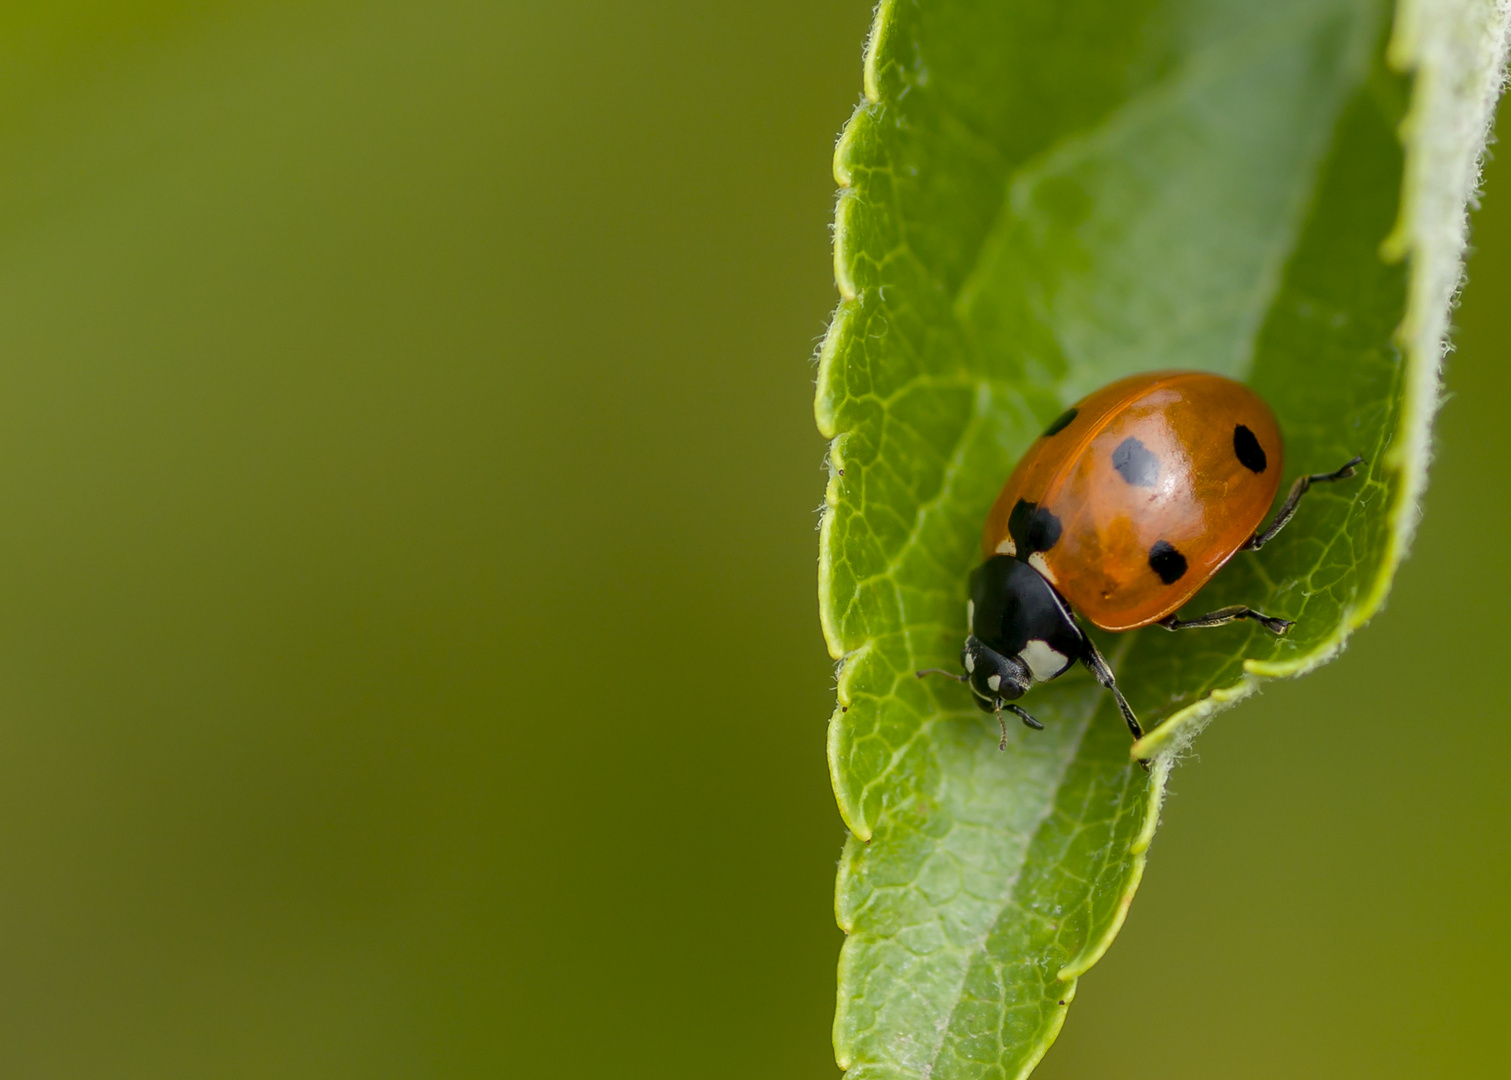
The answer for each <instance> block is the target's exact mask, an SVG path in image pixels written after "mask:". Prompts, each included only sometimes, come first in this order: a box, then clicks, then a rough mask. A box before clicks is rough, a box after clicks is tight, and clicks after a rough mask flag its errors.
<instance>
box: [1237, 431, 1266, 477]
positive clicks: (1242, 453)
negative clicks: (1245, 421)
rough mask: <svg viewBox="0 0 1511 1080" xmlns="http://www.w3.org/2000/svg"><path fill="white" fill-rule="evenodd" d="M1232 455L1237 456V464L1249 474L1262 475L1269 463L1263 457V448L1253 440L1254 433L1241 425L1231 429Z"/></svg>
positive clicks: (1257, 441) (1256, 440)
mask: <svg viewBox="0 0 1511 1080" xmlns="http://www.w3.org/2000/svg"><path fill="white" fill-rule="evenodd" d="M1233 453H1235V454H1237V455H1238V462H1239V464H1241V465H1242V466H1243V467H1244V468H1245V469H1248V470H1249V472H1256V473H1262V472H1264V469H1265V466H1266V465H1268V464H1269V463H1270V459H1269V458H1268V457H1266V456H1265V453H1264V447H1262V446H1260V445H1259V440H1258V439H1256V438H1254V433H1253V432H1252V431H1250V430H1249V429H1248V428H1246V427H1244V426H1243V425H1242V424H1239V425H1238V426H1237V427H1236V428H1234V429H1233Z"/></svg>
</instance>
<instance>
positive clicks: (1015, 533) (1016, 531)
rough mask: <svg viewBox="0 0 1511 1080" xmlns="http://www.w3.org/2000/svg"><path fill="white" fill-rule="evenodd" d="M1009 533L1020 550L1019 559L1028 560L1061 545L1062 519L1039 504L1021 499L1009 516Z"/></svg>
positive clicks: (1014, 544)
mask: <svg viewBox="0 0 1511 1080" xmlns="http://www.w3.org/2000/svg"><path fill="white" fill-rule="evenodd" d="M1007 533H1008V535H1009V536H1011V537H1012V538H1013V546H1014V547H1016V548H1017V549H1018V558H1020V559H1027V558H1028V557H1029V556H1030V555H1032V554H1033V553H1034V552H1036V551H1048V550H1049V549H1050V548H1052V547H1054V546H1055V544H1057V543H1059V540H1060V519H1059V518H1057V517H1055V516H1054V515H1053V514H1051V513H1050V512H1049V511H1048V510H1046V509H1044V508H1043V507H1042V506H1040V505H1039V504H1038V503H1031V502H1028V501H1026V500H1024V499H1019V500H1018V501H1017V502H1016V503H1015V504H1014V505H1013V512H1012V513H1011V514H1009V515H1008V516H1007Z"/></svg>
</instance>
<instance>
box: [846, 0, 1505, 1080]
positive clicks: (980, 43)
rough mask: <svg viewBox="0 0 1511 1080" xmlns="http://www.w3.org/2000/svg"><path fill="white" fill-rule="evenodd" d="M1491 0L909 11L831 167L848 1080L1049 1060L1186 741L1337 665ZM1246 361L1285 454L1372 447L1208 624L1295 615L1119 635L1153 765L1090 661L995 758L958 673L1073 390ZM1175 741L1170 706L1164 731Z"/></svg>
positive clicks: (944, 3) (1443, 289) (904, 4)
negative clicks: (1040, 726)
mask: <svg viewBox="0 0 1511 1080" xmlns="http://www.w3.org/2000/svg"><path fill="white" fill-rule="evenodd" d="M1504 40H1505V28H1504V17H1503V15H1502V14H1500V13H1499V11H1498V6H1497V4H1496V3H1495V2H1494V0H1443V2H1428V0H1419V2H1414V3H1408V4H1406V5H1405V6H1403V7H1402V9H1401V10H1399V11H1396V12H1394V13H1393V12H1392V11H1391V9H1390V6H1389V5H1388V4H1386V3H1380V2H1374V0H1269V2H1267V3H1262V4H1256V3H1253V2H1252V0H1179V2H1178V0H1166V2H1159V0H1123V2H1121V3H1118V4H1092V3H1088V2H1084V0H1076V2H1068V0H1019V2H1014V3H1004V2H1003V0H883V3H882V4H881V5H880V7H879V8H878V10H877V13H876V21H875V26H874V28H873V31H872V36H871V39H870V42H869V45H868V48H867V53H866V62H865V99H864V101H863V102H862V104H861V105H860V107H859V108H858V109H857V111H856V113H855V115H854V117H853V118H852V119H851V121H850V123H849V125H848V126H847V127H846V129H845V132H844V135H843V137H842V138H841V140H840V143H839V146H838V148H837V151H836V157H835V172H836V175H837V178H838V180H839V183H840V185H841V187H842V192H841V195H840V199H839V205H838V209H837V212H836V216H837V224H836V231H835V250H834V260H835V275H836V278H837V280H838V283H839V288H840V293H841V296H842V302H841V303H840V305H839V307H838V309H837V310H836V312H835V315H834V319H833V322H832V324H831V327H830V330H829V333H828V335H827V337H826V339H825V342H824V345H823V348H822V351H821V355H820V368H819V378H818V400H817V415H818V422H819V426H820V428H821V430H822V431H823V432H824V434H825V435H826V436H829V437H831V438H832V440H833V442H832V445H831V448H830V456H829V460H830V466H831V475H830V482H829V486H828V490H827V500H826V501H827V508H826V514H825V517H824V520H823V526H822V530H821V537H822V539H821V565H820V575H819V595H820V607H821V614H822V620H823V627H824V633H825V636H826V639H827V641H828V644H829V647H830V650H831V652H832V654H833V655H834V656H835V657H836V659H839V660H841V661H842V665H841V669H840V675H839V708H838V709H837V711H836V712H835V714H834V718H833V720H832V721H831V724H830V732H829V756H830V766H831V771H832V775H833V782H834V790H835V794H836V797H837V799H838V802H839V807H840V811H841V813H842V814H843V816H844V819H845V822H846V824H847V825H848V826H849V828H850V830H851V834H852V835H851V836H850V838H849V840H848V842H847V844H846V847H845V853H844V857H843V860H842V863H841V866H840V871H839V881H838V890H837V901H836V906H837V912H838V919H839V922H840V925H841V926H842V927H843V929H844V930H845V931H846V933H847V934H848V935H849V936H848V939H847V941H846V943H845V947H844V950H843V953H842V956H841V960H840V970H839V1008H838V1015H837V1017H836V1020H835V1046H836V1052H837V1056H838V1058H839V1062H840V1064H841V1066H843V1067H845V1068H847V1069H849V1071H850V1076H851V1078H852V1080H873V1078H893V1077H899V1078H900V1077H910V1078H912V1077H916V1078H924V1077H932V1078H935V1080H938V1078H943V1077H950V1078H957V1077H959V1078H964V1077H1017V1076H1025V1075H1027V1074H1028V1073H1029V1072H1030V1071H1031V1070H1032V1068H1033V1066H1034V1065H1035V1064H1036V1063H1037V1061H1038V1060H1039V1058H1040V1057H1041V1056H1042V1055H1043V1053H1044V1051H1045V1050H1046V1048H1047V1047H1048V1046H1049V1044H1050V1043H1051V1042H1052V1041H1053V1040H1054V1037H1055V1035H1056V1033H1057V1032H1058V1030H1059V1028H1060V1025H1061V1023H1062V1022H1063V1019H1064V1016H1065V1011H1066V1005H1067V1004H1068V1003H1069V1001H1070V1000H1071V998H1072V997H1073V995H1074V993H1075V988H1076V979H1077V978H1078V977H1079V976H1080V975H1081V974H1082V973H1084V972H1085V971H1086V970H1087V969H1088V968H1089V967H1090V966H1091V965H1092V964H1093V963H1095V962H1096V960H1097V959H1098V958H1099V957H1100V956H1101V955H1102V953H1103V952H1104V951H1105V950H1106V948H1107V947H1108V945H1109V944H1110V942H1111V940H1112V938H1113V937H1114V936H1115V935H1116V933H1117V930H1118V927H1119V926H1120V925H1121V923H1122V920H1123V918H1124V917H1125V915H1126V914H1127V911H1128V906H1129V904H1130V902H1131V901H1132V898H1133V893H1134V890H1135V888H1136V887H1137V885H1138V881H1139V877H1140V875H1141V874H1142V872H1143V866H1144V857H1145V852H1146V850H1147V848H1148V845H1149V842H1150V839H1151V838H1152V836H1153V833H1154V828H1155V825H1156V823H1157V818H1158V811H1159V805H1160V799H1161V797H1162V795H1163V792H1164V786H1165V780H1166V777H1167V775H1168V773H1169V770H1170V768H1171V766H1172V764H1173V762H1174V761H1175V760H1176V759H1177V757H1178V755H1179V753H1180V751H1181V750H1183V749H1184V747H1185V746H1186V745H1187V744H1188V743H1189V740H1190V739H1191V737H1192V736H1193V735H1194V734H1195V733H1196V731H1197V730H1199V728H1200V727H1201V726H1202V725H1203V724H1204V723H1205V722H1206V721H1207V720H1208V719H1209V718H1210V716H1211V715H1212V714H1213V713H1214V712H1215V711H1216V710H1217V709H1219V708H1220V707H1221V706H1223V705H1226V704H1229V703H1231V702H1233V701H1235V700H1237V699H1238V698H1241V697H1243V696H1245V695H1247V694H1248V693H1250V692H1252V691H1253V689H1254V688H1255V686H1256V684H1257V683H1258V681H1259V680H1260V679H1261V678H1262V677H1265V676H1282V675H1295V674H1299V673H1301V672H1303V671H1305V670H1307V669H1308V668H1310V667H1313V666H1315V665H1316V664H1318V663H1320V662H1321V661H1323V660H1325V659H1326V658H1328V657H1329V656H1331V655H1332V654H1334V653H1335V652H1336V651H1337V650H1338V649H1339V648H1340V647H1341V646H1342V644H1343V642H1344V640H1345V638H1346V637H1347V636H1348V634H1349V633H1350V632H1351V631H1352V630H1353V629H1354V628H1356V627H1358V626H1359V625H1360V624H1362V623H1363V622H1364V621H1365V620H1366V619H1368V618H1369V616H1370V615H1371V614H1372V613H1373V612H1374V611H1375V610H1376V609H1377V608H1378V607H1379V605H1380V603H1381V601H1382V600H1383V597H1384V595H1385V592H1386V589H1387V588H1388V585H1389V581H1390V577H1391V574H1392V572H1393V570H1394V567H1395V565H1396V564H1397V562H1398V561H1399V559H1400V558H1401V557H1402V555H1403V553H1404V551H1405V548H1406V545H1407V544H1408V542H1409V540H1410V536H1411V532H1412V528H1413V525H1414V523H1415V515H1416V505H1417V500H1418V496H1419V494H1420V491H1421V488H1422V484H1423V481H1424V470H1425V460H1426V456H1427V441H1428V434H1429V425H1430V419H1431V414H1432V410H1433V407H1434V404H1435V401H1436V394H1437V371H1438V362H1439V359H1440V357H1441V353H1442V348H1443V340H1444V333H1445V329H1446V319H1447V311H1448V306H1449V302H1450V300H1451V297H1452V294H1453V291H1454V289H1455V288H1456V285H1457V282H1458V277H1459V272H1460V260H1461V255H1462V250H1463V243H1464V207H1465V202H1466V199H1467V198H1468V196H1469V195H1470V194H1471V192H1472V191H1473V188H1474V184H1475V182H1476V180H1477V177H1478V172H1477V170H1478V161H1479V155H1480V152H1481V150H1482V147H1483V143H1484V135H1485V130H1486V124H1487V123H1488V119H1489V116H1490V111H1491V107H1492V105H1493V102H1494V100H1495V97H1496V95H1497V94H1498V91H1499V85H1500V82H1499V80H1500V71H1501V66H1502V61H1503V57H1504ZM1168 367H1190V368H1206V369H1210V370H1213V371H1218V372H1222V373H1224V374H1228V375H1232V376H1234V377H1237V378H1242V379H1244V380H1246V381H1248V382H1249V383H1250V384H1251V385H1253V386H1254V387H1256V388H1257V389H1258V390H1259V391H1260V392H1261V393H1262V394H1263V395H1264V396H1265V397H1266V399H1267V400H1268V401H1269V402H1270V403H1271V405H1272V406H1273V407H1274V409H1275V412H1276V414H1277V416H1278V417H1279V419H1280V422H1281V426H1282V429H1283V430H1284V433H1285V437H1286V441H1287V453H1286V469H1287V473H1288V477H1287V479H1289V476H1293V475H1295V474H1297V473H1299V472H1302V471H1308V472H1313V471H1320V470H1324V469H1332V468H1335V467H1336V466H1338V465H1340V464H1342V462H1343V461H1345V460H1346V459H1348V458H1349V457H1351V456H1353V455H1354V454H1363V455H1364V456H1365V457H1366V459H1367V460H1368V469H1367V474H1365V475H1361V477H1360V478H1359V479H1356V480H1354V481H1351V482H1348V483H1346V484H1339V485H1335V486H1329V487H1326V488H1319V489H1317V490H1316V491H1314V493H1313V494H1311V495H1309V496H1308V497H1307V499H1306V500H1305V501H1304V502H1303V504H1302V508H1301V512H1300V514H1299V515H1298V516H1297V518H1296V519H1295V521H1294V522H1293V523H1292V524H1291V526H1290V527H1289V528H1288V529H1287V531H1286V532H1285V533H1284V534H1282V536H1281V537H1280V538H1279V539H1278V540H1276V541H1275V542H1274V543H1273V544H1271V545H1269V546H1267V547H1266V548H1265V549H1264V550H1263V551H1262V552H1259V553H1253V554H1243V555H1240V556H1239V557H1237V558H1236V559H1235V560H1234V562H1233V563H1232V564H1231V565H1230V566H1229V567H1228V568H1226V569H1225V570H1224V572H1223V573H1222V574H1221V575H1219V576H1218V578H1217V579H1216V580H1215V581H1214V582H1213V583H1212V584H1211V585H1209V586H1208V587H1207V588H1206V589H1204V590H1203V591H1202V593H1201V594H1200V595H1199V596H1198V597H1197V598H1196V599H1195V600H1194V601H1193V603H1192V606H1191V607H1190V608H1189V609H1188V611H1190V612H1193V613H1194V612H1195V611H1196V610H1197V609H1201V610H1207V609H1210V608H1215V607H1219V606H1222V605H1224V604H1228V603H1240V602H1242V603H1250V604H1254V605H1255V606H1257V607H1260V608H1262V609H1263V610H1265V611H1268V612H1270V613H1272V614H1276V615H1283V616H1285V617H1287V618H1292V619H1296V620H1297V625H1296V627H1295V629H1294V630H1293V631H1292V632H1291V634H1290V636H1289V637H1287V638H1285V639H1279V640H1277V639H1275V638H1273V637H1271V636H1270V635H1268V634H1267V633H1266V632H1264V631H1263V630H1261V629H1259V628H1257V627H1252V626H1250V625H1249V624H1246V623H1244V624H1236V625H1230V626H1226V627H1222V628H1219V629H1213V630H1206V631H1196V632H1191V633H1188V634H1180V635H1172V634H1168V633H1165V632H1164V631H1160V630H1154V631H1141V632H1137V633H1133V634H1124V635H1106V636H1103V637H1101V639H1100V640H1101V642H1102V644H1103V646H1104V650H1105V651H1107V653H1108V655H1109V657H1110V659H1111V661H1112V663H1113V666H1114V668H1115V669H1116V671H1117V672H1118V676H1119V679H1120V681H1121V682H1122V684H1123V686H1124V688H1125V690H1126V693H1127V695H1128V698H1129V699H1130V701H1131V702H1132V703H1133V706H1134V708H1135V709H1136V710H1137V711H1138V712H1139V713H1140V715H1141V716H1142V718H1143V719H1144V721H1145V725H1146V727H1152V728H1154V730H1153V731H1152V732H1151V733H1150V734H1149V735H1148V736H1146V737H1145V739H1144V740H1143V742H1142V743H1141V744H1140V746H1139V748H1138V750H1139V753H1140V754H1142V755H1143V756H1146V757H1149V758H1150V759H1151V760H1152V767H1151V769H1150V770H1149V771H1148V772H1147V773H1146V772H1145V771H1144V770H1142V769H1140V768H1139V767H1138V766H1137V765H1136V764H1135V763H1134V761H1133V757H1132V755H1131V753H1130V746H1129V742H1128V738H1127V734H1126V731H1125V729H1124V728H1123V725H1122V723H1121V722H1120V720H1119V719H1118V717H1117V714H1116V711H1115V708H1114V707H1113V703H1112V702H1111V701H1110V699H1109V697H1108V695H1106V694H1105V693H1104V692H1102V691H1101V690H1100V689H1099V688H1097V687H1096V686H1095V685H1094V684H1093V683H1092V682H1091V681H1090V679H1089V678H1088V677H1085V676H1084V675H1079V674H1072V675H1068V676H1066V677H1065V678H1063V679H1061V680H1060V681H1058V682H1056V683H1054V684H1051V685H1048V686H1044V687H1040V688H1038V689H1036V690H1035V691H1034V693H1033V696H1032V697H1031V699H1030V703H1031V705H1032V707H1033V709H1034V712H1035V713H1036V714H1037V715H1038V716H1039V717H1040V718H1042V719H1043V720H1044V721H1046V723H1047V725H1048V730H1046V731H1043V732H1031V731H1026V730H1024V729H1021V728H1018V729H1016V730H1013V731H1012V732H1011V733H1010V736H1009V744H1008V747H1007V750H1006V752H999V750H998V749H997V739H998V733H997V728H996V724H995V722H994V721H993V719H992V718H991V717H990V716H983V715H982V714H981V713H979V712H977V711H976V710H975V709H974V708H973V707H972V706H971V705H970V703H969V701H968V695H967V692H966V691H965V690H964V688H962V687H960V686H958V685H956V684H954V683H950V682H946V681H944V680H934V681H923V682H921V681H919V680H918V679H916V678H915V677H914V675H913V672H914V670H915V669H917V668H922V667H934V666H940V667H950V666H952V665H954V664H956V663H958V659H957V658H958V651H959V646H960V642H961V640H962V638H963V636H964V632H965V612H964V601H965V597H964V587H965V579H966V574H967V573H968V571H969V570H970V568H971V567H972V566H973V565H974V563H975V562H976V561H977V558H978V555H977V545H978V543H979V535H980V528H981V524H982V522H983V520H984V515H985V512H986V509H987V507H988V506H989V505H990V504H991V501H992V499H993V498H994V497H995V495H996V493H997V490H998V489H999V488H1000V486H1001V484H1002V482H1003V481H1004V480H1005V479H1006V477H1007V475H1008V473H1009V472H1010V471H1011V468H1012V465H1013V463H1014V462H1015V461H1016V460H1017V458H1018V457H1019V456H1020V455H1021V454H1022V452H1023V450H1024V449H1025V448H1026V447H1027V446H1028V444H1029V442H1030V441H1031V440H1032V439H1033V437H1034V436H1035V435H1036V434H1037V433H1038V432H1039V431H1040V430H1041V429H1042V428H1043V426H1044V425H1045V424H1046V423H1047V422H1048V421H1049V420H1050V419H1052V418H1053V417H1054V416H1055V415H1056V414H1057V413H1058V412H1059V411H1060V410H1061V409H1062V408H1063V407H1064V406H1065V405H1067V404H1069V403H1070V402H1072V401H1074V400H1075V399H1076V398H1078V397H1080V396H1081V395H1082V394H1084V393H1085V392H1087V391H1089V390H1091V389H1093V388H1095V387H1097V386H1099V385H1101V384H1103V383H1106V382H1108V381H1110V380H1112V379H1114V378H1117V377H1119V376H1122V375H1126V374H1129V373H1131V372H1136V371H1140V370H1146V369H1151V368H1168ZM1156 725H1157V726H1156Z"/></svg>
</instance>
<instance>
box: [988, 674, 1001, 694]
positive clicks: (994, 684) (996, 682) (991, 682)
mask: <svg viewBox="0 0 1511 1080" xmlns="http://www.w3.org/2000/svg"><path fill="white" fill-rule="evenodd" d="M986 685H987V686H989V687H991V688H992V692H993V693H996V692H997V691H998V690H1001V689H1002V676H1001V675H993V676H992V677H991V678H990V679H987V680H986Z"/></svg>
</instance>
